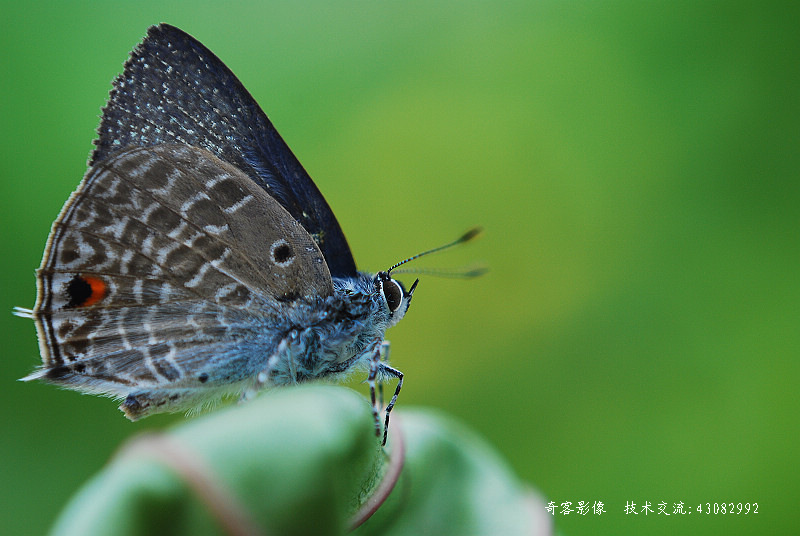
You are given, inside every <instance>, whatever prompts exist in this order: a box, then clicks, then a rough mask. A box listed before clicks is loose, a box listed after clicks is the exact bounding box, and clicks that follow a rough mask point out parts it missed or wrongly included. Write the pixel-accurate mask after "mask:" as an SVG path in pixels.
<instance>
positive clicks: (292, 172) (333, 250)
mask: <svg viewBox="0 0 800 536" xmlns="http://www.w3.org/2000/svg"><path fill="white" fill-rule="evenodd" d="M97 133H98V139H96V140H95V145H96V146H97V147H96V148H95V150H94V151H93V153H92V155H91V158H90V160H89V165H94V164H95V163H97V162H100V161H101V160H104V159H105V158H107V157H108V156H109V155H110V154H112V153H113V152H115V151H117V150H118V149H120V148H122V147H125V146H128V145H139V146H142V145H155V144H160V143H184V144H187V145H192V146H195V147H201V148H203V149H206V150H208V151H210V152H211V153H213V154H214V155H216V156H217V157H219V158H221V159H222V160H225V161H226V162H228V163H230V164H233V165H234V166H236V167H237V168H239V169H241V170H242V171H243V172H245V173H246V174H247V175H248V176H250V178H252V179H253V180H254V181H255V182H256V183H257V184H258V185H259V186H261V187H262V188H264V189H265V190H266V191H267V193H269V195H271V196H272V197H274V198H275V199H276V200H277V201H278V202H279V203H280V204H281V205H282V206H283V207H284V208H285V209H286V210H287V211H288V212H289V213H290V214H291V215H292V216H293V217H294V218H295V219H296V220H297V221H298V222H300V224H301V225H302V226H303V228H305V230H306V231H308V233H309V234H310V235H311V236H312V237H313V238H314V240H315V241H316V242H317V244H318V245H319V247H320V249H321V250H322V253H323V255H324V256H325V261H326V262H327V264H328V268H329V269H330V272H331V274H332V275H334V276H354V275H355V274H356V265H355V261H354V260H353V255H352V253H351V252H350V247H349V246H348V245H347V240H346V239H345V237H344V233H343V232H342V229H341V227H339V222H337V221H336V217H335V216H334V215H333V212H332V211H331V209H330V207H329V206H328V203H327V202H326V201H325V198H324V197H322V194H321V193H320V191H319V189H317V187H316V185H315V184H314V182H313V181H312V180H311V178H310V177H309V176H308V173H306V171H305V170H304V169H303V167H302V166H301V165H300V162H298V161H297V158H295V156H294V155H293V154H292V152H291V150H289V147H288V146H287V145H286V143H285V142H284V141H283V139H282V138H281V136H280V134H278V132H277V131H276V130H275V127H273V126H272V123H270V121H269V119H268V118H267V116H266V115H265V114H264V112H263V111H262V110H261V108H260V107H259V106H258V104H257V103H256V102H255V100H254V99H253V97H252V96H251V95H250V93H249V92H248V91H247V90H246V89H245V88H244V86H243V85H242V83H241V82H239V80H238V79H237V78H236V76H235V75H234V74H233V73H232V72H231V70H230V69H228V68H227V67H226V66H225V64H224V63H222V61H220V60H219V58H217V57H216V56H215V55H214V54H213V53H212V52H211V51H210V50H208V49H207V48H206V47H204V46H203V45H202V44H200V43H199V42H198V41H197V40H196V39H194V38H193V37H192V36H190V35H188V34H187V33H185V32H183V31H181V30H179V29H178V28H175V27H174V26H170V25H168V24H160V25H158V26H152V27H150V28H149V29H148V31H147V37H145V38H144V40H143V41H142V43H141V44H139V45H138V46H137V47H136V48H135V49H134V50H133V51H132V52H131V57H130V58H129V59H128V61H127V62H125V69H124V71H123V73H122V74H121V75H119V76H118V77H117V79H116V80H115V81H114V87H113V89H112V90H111V93H110V95H109V100H108V104H106V107H105V108H104V109H103V117H102V119H101V121H100V126H99V127H98V129H97Z"/></svg>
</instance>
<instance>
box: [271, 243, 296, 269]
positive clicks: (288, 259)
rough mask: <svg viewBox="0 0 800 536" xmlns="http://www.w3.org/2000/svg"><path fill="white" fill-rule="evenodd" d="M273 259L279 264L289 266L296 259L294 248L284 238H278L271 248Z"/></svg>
mask: <svg viewBox="0 0 800 536" xmlns="http://www.w3.org/2000/svg"><path fill="white" fill-rule="evenodd" d="M269 253H270V255H271V256H272V261H273V262H274V263H275V264H277V265H278V266H283V267H285V266H288V265H289V264H291V263H292V261H294V250H293V249H292V246H290V245H289V243H288V242H287V241H286V240H284V239H283V238H281V239H279V240H276V241H275V242H274V243H273V244H272V246H271V247H270V249H269Z"/></svg>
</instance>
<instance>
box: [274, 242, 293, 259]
mask: <svg viewBox="0 0 800 536" xmlns="http://www.w3.org/2000/svg"><path fill="white" fill-rule="evenodd" d="M274 256H275V262H286V261H288V260H289V259H291V258H292V248H290V247H289V244H281V245H280V246H278V247H277V248H275V253H274Z"/></svg>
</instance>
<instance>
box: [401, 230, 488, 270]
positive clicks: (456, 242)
mask: <svg viewBox="0 0 800 536" xmlns="http://www.w3.org/2000/svg"><path fill="white" fill-rule="evenodd" d="M482 231H483V229H482V228H481V227H473V228H472V229H470V230H469V231H467V232H466V233H464V234H463V235H461V236H460V237H458V238H456V239H455V240H453V241H452V242H449V243H447V244H445V245H443V246H439V247H437V248H433V249H429V250H428V251H423V252H422V253H417V254H416V255H413V256H411V257H409V258H407V259H406V260H404V261H400V262H398V263H397V264H395V265H394V266H392V267H391V268H389V269H388V270H386V273H387V274H389V273H391V272H392V270H394V269H395V268H397V267H398V266H402V265H404V264H405V263H407V262H411V261H413V260H414V259H419V258H420V257H423V256H425V255H430V254H431V253H436V252H438V251H442V250H445V249H449V248H451V247H453V246H457V245H459V244H463V243H464V242H469V241H470V240H472V239H473V238H475V237H476V236H478V235H479V234H481V232H482Z"/></svg>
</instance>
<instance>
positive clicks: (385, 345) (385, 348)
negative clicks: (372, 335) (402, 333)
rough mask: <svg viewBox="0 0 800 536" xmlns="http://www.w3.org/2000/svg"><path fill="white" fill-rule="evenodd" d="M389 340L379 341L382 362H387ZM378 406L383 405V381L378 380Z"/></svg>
mask: <svg viewBox="0 0 800 536" xmlns="http://www.w3.org/2000/svg"><path fill="white" fill-rule="evenodd" d="M390 346H391V345H390V344H389V341H383V342H382V343H381V361H383V362H384V363H389V348H390ZM378 401H379V402H378V406H379V407H383V382H382V381H379V382H378Z"/></svg>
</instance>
